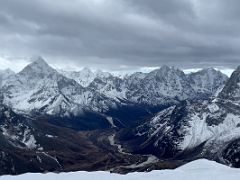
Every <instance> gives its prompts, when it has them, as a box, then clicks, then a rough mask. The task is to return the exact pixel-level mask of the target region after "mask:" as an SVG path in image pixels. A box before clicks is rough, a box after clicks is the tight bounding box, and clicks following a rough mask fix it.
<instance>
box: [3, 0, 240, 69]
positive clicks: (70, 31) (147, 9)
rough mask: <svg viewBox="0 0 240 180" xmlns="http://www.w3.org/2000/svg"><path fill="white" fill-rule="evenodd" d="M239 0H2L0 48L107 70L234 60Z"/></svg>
mask: <svg viewBox="0 0 240 180" xmlns="http://www.w3.org/2000/svg"><path fill="white" fill-rule="evenodd" d="M239 6H240V1H238V0H228V1H225V0H211V1H209V0H69V1H66V0H52V1H49V0H31V1H30V0H2V1H0V36H1V43H0V53H1V54H7V55H8V56H17V57H18V56H24V57H26V56H33V55H42V56H43V57H45V58H46V59H47V60H48V61H49V62H50V63H66V62H70V61H71V63H75V64H76V65H79V66H95V67H105V68H108V69H118V68H120V67H124V68H128V67H129V68H135V67H140V66H161V65H162V64H169V65H175V66H179V67H202V66H209V65H211V66H227V67H235V66H236V65H237V64H240V60H239V58H240V51H239V48H240V36H239V35H240V25H239V23H238V22H239V17H240V11H239V10H238V7H239Z"/></svg>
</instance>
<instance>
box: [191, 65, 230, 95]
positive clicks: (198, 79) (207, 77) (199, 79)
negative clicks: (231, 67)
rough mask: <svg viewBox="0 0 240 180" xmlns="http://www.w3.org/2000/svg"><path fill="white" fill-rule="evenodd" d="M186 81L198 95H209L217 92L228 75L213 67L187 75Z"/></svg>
mask: <svg viewBox="0 0 240 180" xmlns="http://www.w3.org/2000/svg"><path fill="white" fill-rule="evenodd" d="M187 78H188V81H189V83H190V84H191V86H192V87H193V88H194V90H195V91H196V92H197V94H198V95H199V96H207V97H208V96H211V95H215V94H216V93H217V92H219V91H220V90H221V89H222V88H223V86H224V84H225V83H226V81H227V80H228V77H227V76H226V75H225V74H223V73H221V72H220V71H218V70H215V69H214V68H206V69H202V70H200V71H198V72H194V73H191V74H188V75H187Z"/></svg>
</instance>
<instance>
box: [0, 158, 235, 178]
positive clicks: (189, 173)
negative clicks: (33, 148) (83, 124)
mask: <svg viewBox="0 0 240 180" xmlns="http://www.w3.org/2000/svg"><path fill="white" fill-rule="evenodd" d="M239 178H240V169H234V168H230V167H227V166H224V165H221V164H218V163H216V162H214V161H209V160H205V159H200V160H196V161H193V162H190V163H188V164H186V165H184V166H182V167H180V168H178V169H175V170H160V171H152V172H149V173H139V172H136V173H130V174H127V175H119V174H110V173H108V172H74V173H61V174H53V173H48V174H24V175H20V176H2V177H0V179H1V180H28V179H29V180H30V179H34V180H42V179H44V180H56V179H57V180H79V179H83V180H112V179H114V180H135V179H136V180H146V179H149V180H150V179H151V180H159V179H167V180H179V179H184V180H212V179H214V180H216V179H217V180H226V179H227V180H236V179H239Z"/></svg>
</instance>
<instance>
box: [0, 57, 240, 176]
mask: <svg viewBox="0 0 240 180" xmlns="http://www.w3.org/2000/svg"><path fill="white" fill-rule="evenodd" d="M0 85H1V86H0V87H1V88H0V159H1V163H0V167H1V170H0V173H1V174H20V173H24V172H45V171H72V170H108V171H114V172H120V173H126V172H131V171H146V170H153V169H162V168H175V167H178V166H180V165H182V164H184V163H186V162H189V161H192V160H195V159H198V158H207V159H212V160H216V161H218V162H220V163H223V164H227V165H230V166H234V167H240V161H239V158H240V157H239V154H240V136H239V134H240V131H239V127H240V113H239V109H240V67H238V68H237V69H236V70H235V71H234V73H233V74H232V76H231V77H230V78H228V77H227V76H226V75H224V74H222V73H221V72H220V71H217V70H215V69H214V68H207V69H203V70H200V71H198V72H195V73H190V74H185V73H184V72H183V71H182V70H180V69H178V68H175V67H168V66H161V68H159V69H156V70H153V71H151V72H149V73H141V72H136V73H133V74H131V75H126V76H124V77H122V78H120V77H117V76H114V75H113V74H111V73H108V72H102V71H97V72H92V71H91V70H90V69H87V68H84V69H83V70H82V71H79V72H66V71H62V70H55V69H54V68H52V67H51V66H49V65H48V64H47V63H46V61H45V60H44V59H43V58H41V57H38V58H37V59H35V61H34V62H33V63H31V64H29V65H28V66H26V67H25V68H24V69H23V70H22V71H21V72H19V73H14V72H12V71H10V70H6V71H1V72H0ZM23 164H24V167H23V166H22V165H23Z"/></svg>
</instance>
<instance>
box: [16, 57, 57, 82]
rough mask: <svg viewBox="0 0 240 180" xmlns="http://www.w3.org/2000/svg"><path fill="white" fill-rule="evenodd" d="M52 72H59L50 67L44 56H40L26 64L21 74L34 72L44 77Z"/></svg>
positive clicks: (30, 74)
mask: <svg viewBox="0 0 240 180" xmlns="http://www.w3.org/2000/svg"><path fill="white" fill-rule="evenodd" d="M52 73H57V71H56V70H55V69H53V68H52V67H50V66H49V65H48V63H47V62H46V61H45V60H44V59H43V58H41V57H38V58H36V59H35V61H33V62H32V63H31V64H29V65H28V66H26V67H25V68H24V69H23V70H22V71H21V72H20V73H19V74H21V75H24V74H25V75H26V76H32V75H33V74H34V75H38V76H41V77H43V76H44V75H49V74H52Z"/></svg>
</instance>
